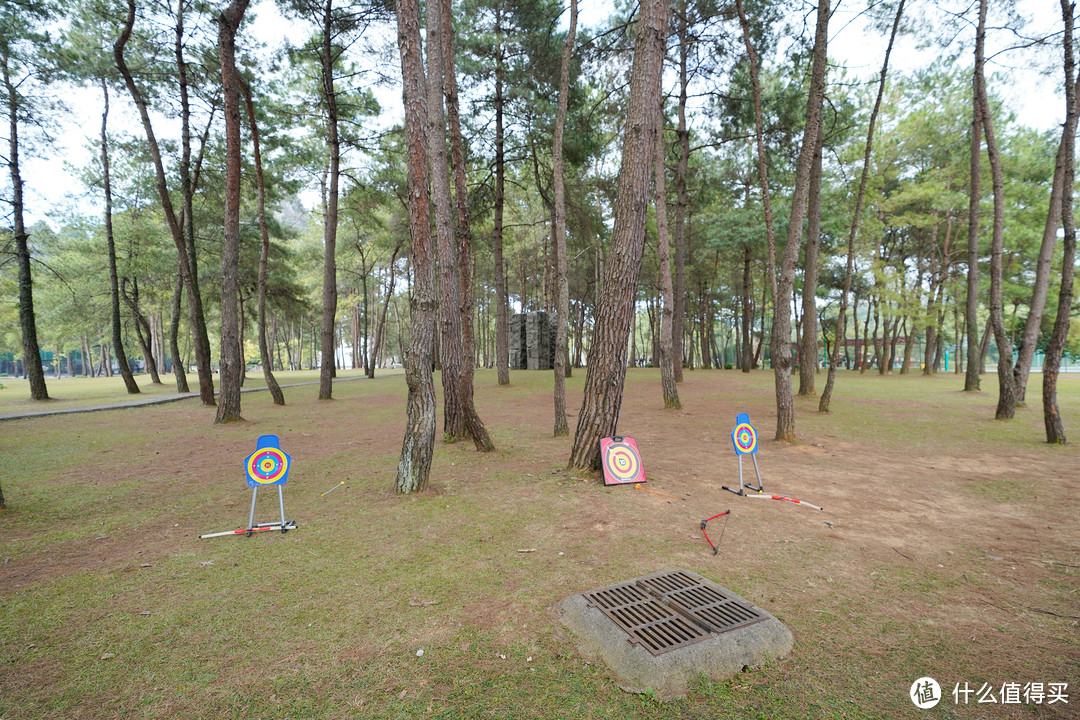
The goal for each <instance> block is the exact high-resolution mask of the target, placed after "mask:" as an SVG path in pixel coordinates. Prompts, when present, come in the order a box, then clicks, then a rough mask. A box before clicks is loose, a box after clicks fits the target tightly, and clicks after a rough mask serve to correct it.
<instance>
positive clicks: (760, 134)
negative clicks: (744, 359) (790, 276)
mask: <svg viewBox="0 0 1080 720" xmlns="http://www.w3.org/2000/svg"><path fill="white" fill-rule="evenodd" d="M735 9H736V10H737V11H738V14H739V25H741V26H742V35H743V45H745V47H746V56H747V58H749V60H750V83H751V86H752V88H753V95H754V137H755V140H756V142H757V155H758V181H759V182H760V183H761V206H762V212H763V214H764V215H765V235H766V240H767V243H768V259H767V261H766V269H765V275H766V278H767V282H766V284H765V287H766V288H767V289H768V290H769V291H771V293H772V296H773V298H774V301H775V298H777V297H778V296H777V294H776V292H777V289H776V231H775V229H774V228H773V214H772V199H771V194H770V192H769V160H768V155H766V153H765V123H764V120H763V116H762V110H761V82H760V80H759V79H758V74H759V70H760V67H761V63H760V62H759V60H758V54H757V51H756V50H754V44H753V43H752V42H751V41H750V22H749V21H748V20H747V18H746V9H745V8H744V7H743V2H742V0H735ZM763 294H764V291H763ZM776 304H779V303H776ZM761 310H762V312H763V313H764V312H765V303H762V305H761ZM763 317H764V316H763ZM764 332H765V327H764V323H762V333H764ZM762 344H763V345H764V342H763V343H762Z"/></svg>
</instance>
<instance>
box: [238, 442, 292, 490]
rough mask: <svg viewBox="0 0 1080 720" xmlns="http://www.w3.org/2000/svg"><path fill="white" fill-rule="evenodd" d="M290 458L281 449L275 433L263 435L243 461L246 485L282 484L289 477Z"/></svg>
mask: <svg viewBox="0 0 1080 720" xmlns="http://www.w3.org/2000/svg"><path fill="white" fill-rule="evenodd" d="M290 460H291V458H290V457H289V455H288V454H287V453H285V452H283V451H282V450H281V447H280V445H279V443H278V438H277V435H263V436H262V437H260V438H259V442H258V445H257V449H256V450H255V452H253V453H252V454H251V455H248V457H247V460H245V461H244V469H245V470H246V471H247V484H248V487H261V486H264V485H284V484H285V482H286V481H287V480H288V479H289V461H290Z"/></svg>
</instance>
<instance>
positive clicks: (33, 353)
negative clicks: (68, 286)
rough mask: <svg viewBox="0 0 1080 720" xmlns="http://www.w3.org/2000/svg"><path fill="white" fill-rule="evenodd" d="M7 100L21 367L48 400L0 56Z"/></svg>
mask: <svg viewBox="0 0 1080 720" xmlns="http://www.w3.org/2000/svg"><path fill="white" fill-rule="evenodd" d="M0 64H2V66H0V70H2V71H3V75H4V88H5V90H7V104H8V158H7V160H8V170H9V171H10V173H11V188H12V193H11V222H12V230H13V234H14V235H15V258H16V261H17V263H18V266H19V328H20V330H21V331H22V350H23V367H24V370H25V372H26V378H27V380H29V382H30V399H31V400H48V399H49V391H48V388H47V387H46V385H45V369H44V368H43V367H42V365H41V351H40V348H41V346H40V345H39V344H38V337H37V320H36V318H35V315H34V283H33V276H32V275H31V272H30V243H29V240H30V235H29V233H27V232H26V226H25V225H24V221H23V181H22V172H21V169H20V167H19V107H20V104H19V95H18V91H17V90H16V88H15V85H14V84H13V83H12V80H11V71H10V69H9V67H8V58H7V55H6V54H5V55H4V56H3V57H2V58H0Z"/></svg>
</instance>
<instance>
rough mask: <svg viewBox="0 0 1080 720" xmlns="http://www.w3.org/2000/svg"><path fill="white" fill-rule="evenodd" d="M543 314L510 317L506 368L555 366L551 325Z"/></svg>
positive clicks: (553, 335)
mask: <svg viewBox="0 0 1080 720" xmlns="http://www.w3.org/2000/svg"><path fill="white" fill-rule="evenodd" d="M552 320H553V316H551V315H549V314H548V313H546V312H543V311H537V312H529V313H519V314H516V315H513V316H512V317H511V318H510V369H511V370H551V369H552V368H554V367H555V323H554V322H553V321H552Z"/></svg>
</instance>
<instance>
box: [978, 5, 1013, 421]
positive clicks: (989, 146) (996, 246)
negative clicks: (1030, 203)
mask: <svg viewBox="0 0 1080 720" xmlns="http://www.w3.org/2000/svg"><path fill="white" fill-rule="evenodd" d="M986 6H987V0H981V1H980V2H979V27H978V30H977V33H976V40H975V95H976V100H977V101H978V106H979V111H980V114H981V116H982V127H983V131H984V133H985V134H986V154H987V156H988V157H989V160H990V177H991V181H992V185H993V190H994V225H993V234H992V236H991V244H990V322H991V324H992V326H993V328H994V341H995V342H996V343H997V348H998V403H997V409H996V411H995V413H994V416H995V417H996V418H997V419H998V420H1009V419H1012V417H1013V416H1014V415H1015V414H1016V378H1014V377H1013V346H1012V338H1010V336H1009V333H1008V331H1007V330H1006V329H1005V318H1004V308H1003V307H1002V288H1001V285H1002V274H1003V270H1002V261H1001V256H1002V252H1003V246H1004V236H1005V197H1004V195H1005V180H1004V176H1003V173H1002V170H1001V156H1000V155H999V153H998V146H997V138H996V137H995V135H994V119H993V116H992V115H991V113H990V101H989V99H988V98H987V96H986V78H985V76H984V74H983V65H984V60H983V48H984V45H985V39H986Z"/></svg>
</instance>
